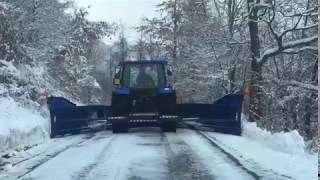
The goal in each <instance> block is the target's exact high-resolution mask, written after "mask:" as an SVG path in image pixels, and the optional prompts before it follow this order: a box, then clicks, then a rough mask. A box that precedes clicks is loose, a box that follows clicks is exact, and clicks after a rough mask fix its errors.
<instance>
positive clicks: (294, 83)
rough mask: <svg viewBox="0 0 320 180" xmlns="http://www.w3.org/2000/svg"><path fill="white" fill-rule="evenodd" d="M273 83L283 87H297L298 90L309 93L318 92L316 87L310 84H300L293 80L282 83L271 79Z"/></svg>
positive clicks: (282, 81)
mask: <svg viewBox="0 0 320 180" xmlns="http://www.w3.org/2000/svg"><path fill="white" fill-rule="evenodd" d="M273 82H274V83H276V84H279V85H283V86H294V87H299V88H303V89H306V90H310V91H318V87H317V86H315V85H313V84H310V83H302V82H298V81H295V80H288V81H284V80H279V79H273Z"/></svg>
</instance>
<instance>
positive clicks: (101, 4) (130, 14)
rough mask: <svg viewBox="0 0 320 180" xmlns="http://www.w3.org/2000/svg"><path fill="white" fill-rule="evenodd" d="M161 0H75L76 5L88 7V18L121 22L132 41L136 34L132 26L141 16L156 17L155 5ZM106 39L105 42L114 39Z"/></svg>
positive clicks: (127, 36)
mask: <svg viewBox="0 0 320 180" xmlns="http://www.w3.org/2000/svg"><path fill="white" fill-rule="evenodd" d="M161 1H162V0H75V2H76V4H77V6H78V7H90V8H89V9H88V12H89V15H88V19H89V20H92V21H101V20H102V21H107V22H116V23H119V22H121V23H122V24H123V25H124V27H125V36H126V38H127V39H128V41H129V42H130V43H134V42H135V41H136V39H137V38H138V34H137V33H136V32H135V30H134V29H132V27H134V26H138V25H140V24H141V18H143V17H148V18H152V17H156V16H157V14H158V13H157V12H156V7H155V6H156V5H157V4H159V3H161ZM115 39H116V38H115V37H113V38H112V40H109V39H106V40H105V43H106V44H111V43H112V42H113V41H115Z"/></svg>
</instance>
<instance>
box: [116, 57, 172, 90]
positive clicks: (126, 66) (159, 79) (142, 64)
mask: <svg viewBox="0 0 320 180" xmlns="http://www.w3.org/2000/svg"><path fill="white" fill-rule="evenodd" d="M166 66H167V62H166V61H125V62H122V63H120V65H119V66H118V68H117V69H116V75H115V78H114V80H113V84H114V85H115V86H119V85H121V86H125V87H127V88H129V89H140V90H142V89H158V88H161V87H165V86H167V81H168V76H171V75H172V72H171V70H170V69H169V68H167V67H166Z"/></svg>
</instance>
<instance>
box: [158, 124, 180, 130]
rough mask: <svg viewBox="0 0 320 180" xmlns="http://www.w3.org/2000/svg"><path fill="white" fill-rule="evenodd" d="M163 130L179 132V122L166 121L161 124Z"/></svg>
mask: <svg viewBox="0 0 320 180" xmlns="http://www.w3.org/2000/svg"><path fill="white" fill-rule="evenodd" d="M161 129H162V131H163V132H177V123H165V124H162V125H161Z"/></svg>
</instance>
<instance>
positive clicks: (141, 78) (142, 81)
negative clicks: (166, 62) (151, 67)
mask: <svg viewBox="0 0 320 180" xmlns="http://www.w3.org/2000/svg"><path fill="white" fill-rule="evenodd" d="M136 85H137V87H138V88H152V87H154V86H155V83H154V81H153V79H152V77H151V76H150V75H149V74H148V73H146V67H141V68H140V71H139V74H138V76H137V79H136Z"/></svg>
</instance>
